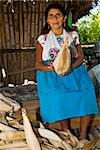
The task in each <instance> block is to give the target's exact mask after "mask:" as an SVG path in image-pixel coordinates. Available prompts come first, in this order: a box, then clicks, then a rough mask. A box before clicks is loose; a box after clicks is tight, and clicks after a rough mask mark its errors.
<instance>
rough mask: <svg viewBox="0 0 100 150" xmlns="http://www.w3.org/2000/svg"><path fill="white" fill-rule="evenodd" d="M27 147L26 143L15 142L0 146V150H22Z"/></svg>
mask: <svg viewBox="0 0 100 150" xmlns="http://www.w3.org/2000/svg"><path fill="white" fill-rule="evenodd" d="M25 146H27V144H26V142H24V141H21V142H20V141H19V142H15V143H9V144H4V145H0V150H2V149H9V148H15V147H16V148H22V147H25Z"/></svg>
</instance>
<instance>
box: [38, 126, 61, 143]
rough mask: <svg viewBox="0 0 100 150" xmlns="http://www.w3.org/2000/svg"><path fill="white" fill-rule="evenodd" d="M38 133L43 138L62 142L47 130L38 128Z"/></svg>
mask: <svg viewBox="0 0 100 150" xmlns="http://www.w3.org/2000/svg"><path fill="white" fill-rule="evenodd" d="M38 132H39V134H40V135H41V136H42V137H44V138H47V139H51V140H56V141H58V142H62V139H61V138H60V137H59V136H58V135H57V134H55V133H54V132H52V131H50V130H48V129H44V128H38Z"/></svg>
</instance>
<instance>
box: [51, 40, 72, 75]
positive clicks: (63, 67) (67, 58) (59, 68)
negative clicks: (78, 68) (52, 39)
mask: <svg viewBox="0 0 100 150" xmlns="http://www.w3.org/2000/svg"><path fill="white" fill-rule="evenodd" d="M70 65H71V54H70V49H69V48H68V38H66V40H65V42H64V45H63V47H62V49H61V50H60V51H59V53H58V55H57V57H56V58H55V60H54V62H53V66H54V69H55V72H56V73H57V74H58V75H63V74H65V72H66V71H67V70H68V69H69V68H70Z"/></svg>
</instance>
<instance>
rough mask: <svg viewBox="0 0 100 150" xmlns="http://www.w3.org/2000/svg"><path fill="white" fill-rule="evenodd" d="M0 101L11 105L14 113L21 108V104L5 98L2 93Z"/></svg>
mask: <svg viewBox="0 0 100 150" xmlns="http://www.w3.org/2000/svg"><path fill="white" fill-rule="evenodd" d="M0 99H2V100H3V101H5V102H6V103H7V104H9V105H11V106H12V107H13V108H14V111H18V110H19V109H20V108H21V106H20V104H19V103H17V102H16V101H14V100H12V99H11V98H8V97H6V96H4V95H3V94H2V93H0Z"/></svg>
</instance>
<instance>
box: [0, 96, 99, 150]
mask: <svg viewBox="0 0 100 150" xmlns="http://www.w3.org/2000/svg"><path fill="white" fill-rule="evenodd" d="M0 96H1V97H0V101H2V102H3V103H2V105H1V103H0V105H1V106H0V114H1V115H0V117H1V119H0V150H99V149H100V138H99V137H98V138H95V139H94V140H92V141H88V140H85V139H84V140H80V141H79V140H78V139H77V138H76V137H75V136H74V135H73V134H72V133H71V132H70V131H69V130H67V132H63V131H58V130H56V129H47V128H45V127H44V125H43V124H42V123H40V124H39V127H37V128H36V127H32V126H31V123H30V121H29V118H28V116H27V112H26V110H25V109H24V108H22V118H18V119H13V118H12V117H9V116H10V115H11V114H12V112H13V111H17V110H19V109H20V105H19V104H18V103H14V102H13V100H11V99H9V98H8V100H11V102H12V103H14V104H15V105H14V104H12V103H9V101H6V102H5V101H4V99H5V97H4V95H2V94H1V95H0ZM6 99H7V97H6ZM3 104H6V105H5V106H7V105H8V106H11V107H12V109H8V108H7V107H5V106H4V107H3ZM15 106H17V109H15ZM6 108H7V109H6ZM9 108H10V107H9ZM9 113H11V114H9ZM4 114H5V115H4ZM3 115H4V116H3ZM20 120H22V123H21V122H20Z"/></svg>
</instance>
